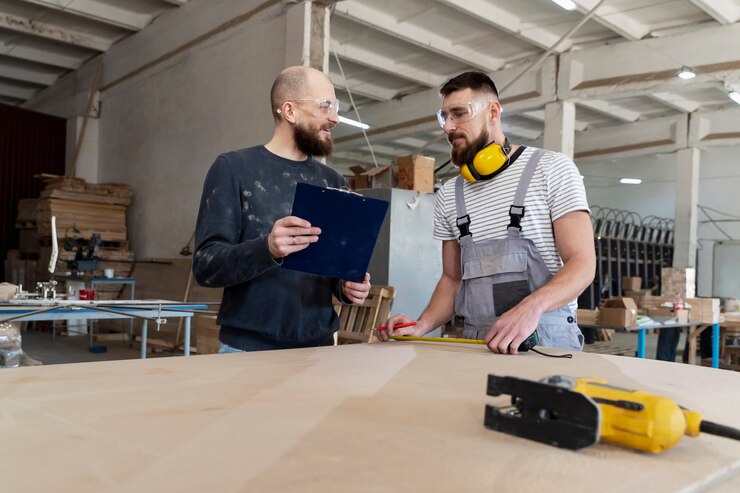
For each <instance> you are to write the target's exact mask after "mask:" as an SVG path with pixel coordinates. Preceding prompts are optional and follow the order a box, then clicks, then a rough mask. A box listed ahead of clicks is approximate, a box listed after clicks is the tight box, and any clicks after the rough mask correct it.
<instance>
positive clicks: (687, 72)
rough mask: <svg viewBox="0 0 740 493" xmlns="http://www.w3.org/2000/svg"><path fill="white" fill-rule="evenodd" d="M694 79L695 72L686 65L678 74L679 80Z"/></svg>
mask: <svg viewBox="0 0 740 493" xmlns="http://www.w3.org/2000/svg"><path fill="white" fill-rule="evenodd" d="M694 77H696V74H695V73H694V71H693V70H691V69H690V68H689V67H687V66H686V65H684V66H683V67H681V71H680V72H678V78H679V79H683V80H689V79H693V78H694Z"/></svg>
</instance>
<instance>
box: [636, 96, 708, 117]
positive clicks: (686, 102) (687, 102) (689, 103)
mask: <svg viewBox="0 0 740 493" xmlns="http://www.w3.org/2000/svg"><path fill="white" fill-rule="evenodd" d="M648 97H650V98H651V99H653V100H655V101H658V102H659V103H663V104H665V105H666V106H670V107H671V108H673V109H676V110H678V111H680V112H682V113H692V112H694V111H696V110H698V109H699V108H700V107H701V103H698V102H696V101H694V100H691V99H689V98H685V97H683V96H681V95H679V94H675V93H669V92H656V93H653V94H648Z"/></svg>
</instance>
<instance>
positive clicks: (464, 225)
mask: <svg viewBox="0 0 740 493" xmlns="http://www.w3.org/2000/svg"><path fill="white" fill-rule="evenodd" d="M457 228H458V229H459V230H460V236H459V237H458V238H462V237H463V236H468V235H470V214H465V215H464V216H462V217H458V218H457Z"/></svg>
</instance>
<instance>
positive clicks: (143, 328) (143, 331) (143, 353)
mask: <svg viewBox="0 0 740 493" xmlns="http://www.w3.org/2000/svg"><path fill="white" fill-rule="evenodd" d="M148 322H149V320H146V319H145V320H142V321H141V359H146V329H147V327H146V326H147V323H148Z"/></svg>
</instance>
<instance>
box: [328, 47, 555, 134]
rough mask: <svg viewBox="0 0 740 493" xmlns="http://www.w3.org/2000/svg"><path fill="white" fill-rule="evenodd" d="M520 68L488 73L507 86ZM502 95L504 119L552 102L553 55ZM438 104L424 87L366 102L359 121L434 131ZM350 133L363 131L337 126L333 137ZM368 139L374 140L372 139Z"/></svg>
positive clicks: (436, 94) (435, 96)
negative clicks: (422, 124) (425, 124)
mask: <svg viewBox="0 0 740 493" xmlns="http://www.w3.org/2000/svg"><path fill="white" fill-rule="evenodd" d="M522 70H523V67H513V68H508V69H506V70H499V71H497V72H491V73H489V75H490V76H491V77H492V78H493V80H494V81H495V82H496V84H497V85H498V86H499V87H506V86H507V85H508V83H509V82H510V81H512V80H514V78H515V77H517V76H518V75H519V74H520V73H521V72H522ZM353 90H354V88H353ZM501 98H502V104H503V106H504V109H505V110H506V113H504V120H505V119H506V114H508V113H513V114H516V113H517V112H520V111H531V110H534V109H539V108H541V107H542V106H543V105H544V104H545V103H548V102H551V101H555V57H550V58H548V59H547V60H546V61H545V62H544V63H543V64H542V66H541V67H540V68H539V69H537V70H532V71H529V72H527V73H526V74H525V75H524V77H522V78H521V79H518V80H517V81H516V83H515V84H514V85H512V86H511V87H508V88H507V89H506V92H505V93H502V94H501ZM440 104H441V99H440V96H439V90H438V89H437V88H432V89H427V90H425V91H420V92H417V93H414V94H409V95H407V96H404V97H402V98H399V99H394V100H391V101H387V102H384V103H377V104H368V105H367V106H366V107H365V108H363V109H362V111H361V115H362V121H363V122H365V123H367V124H368V125H370V126H371V127H372V130H373V131H378V129H382V128H386V127H388V128H390V129H398V128H402V127H404V126H407V125H411V126H413V125H416V124H417V123H419V122H429V123H430V124H429V126H428V128H427V131H430V132H433V131H436V129H437V128H439V126H438V125H437V123H436V118H435V116H434V114H435V113H436V112H437V110H438V109H439V106H440ZM350 136H351V138H350V140H353V139H362V133H361V132H360V131H359V129H356V128H354V129H353V128H351V127H345V128H344V129H341V128H338V129H337V131H336V132H335V139H344V138H345V137H350ZM371 142H374V141H373V140H372V139H371Z"/></svg>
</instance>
